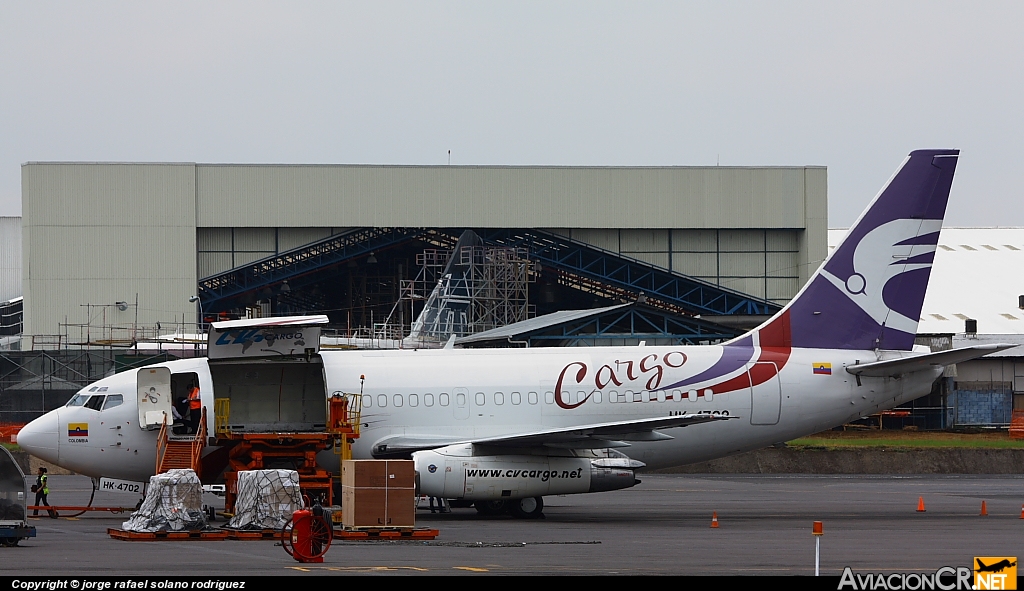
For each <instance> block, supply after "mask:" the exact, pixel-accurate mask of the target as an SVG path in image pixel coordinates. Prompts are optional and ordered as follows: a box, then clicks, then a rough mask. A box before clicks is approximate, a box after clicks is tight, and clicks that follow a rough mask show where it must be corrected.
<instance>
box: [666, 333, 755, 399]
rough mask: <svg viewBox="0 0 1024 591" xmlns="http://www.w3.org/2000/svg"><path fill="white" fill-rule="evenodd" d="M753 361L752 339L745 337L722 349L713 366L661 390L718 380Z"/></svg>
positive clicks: (751, 337)
mask: <svg viewBox="0 0 1024 591" xmlns="http://www.w3.org/2000/svg"><path fill="white" fill-rule="evenodd" d="M753 359H754V337H753V336H750V335H748V336H746V337H744V338H742V339H740V340H738V341H736V342H734V343H730V344H728V345H725V346H723V347H722V356H721V357H720V358H719V359H718V361H716V362H715V364H714V365H712V366H711V367H709V368H707V369H705V370H704V371H702V372H700V373H699V374H697V375H695V376H691V377H688V378H686V379H685V380H682V381H680V382H676V383H674V384H670V385H668V386H664V387H662V388H661V389H662V390H667V389H669V388H682V387H684V386H689V385H690V384H697V383H700V382H704V381H708V380H714V379H718V378H720V377H722V376H724V375H727V374H729V373H732V372H734V371H736V370H737V369H739V368H741V367H746V365H747V363H749V362H750V361H751V360H753Z"/></svg>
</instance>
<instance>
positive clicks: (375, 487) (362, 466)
mask: <svg viewBox="0 0 1024 591" xmlns="http://www.w3.org/2000/svg"><path fill="white" fill-rule="evenodd" d="M341 484H342V487H341V497H342V499H341V514H342V525H343V526H344V527H346V528H350V529H351V528H371V527H415V526H416V488H415V486H416V473H415V470H414V468H413V463H412V462H411V461H409V460H345V461H344V462H343V463H342V467H341Z"/></svg>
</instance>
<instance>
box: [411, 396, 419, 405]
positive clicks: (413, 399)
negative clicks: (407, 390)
mask: <svg viewBox="0 0 1024 591" xmlns="http://www.w3.org/2000/svg"><path fill="white" fill-rule="evenodd" d="M419 405H420V397H419V396H417V395H416V394H410V395H409V406H419Z"/></svg>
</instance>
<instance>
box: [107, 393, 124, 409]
mask: <svg viewBox="0 0 1024 591" xmlns="http://www.w3.org/2000/svg"><path fill="white" fill-rule="evenodd" d="M122 404H124V396H121V395H120V394H111V395H110V396H107V401H106V402H104V403H103V410H107V409H108V408H114V407H115V406H121V405H122Z"/></svg>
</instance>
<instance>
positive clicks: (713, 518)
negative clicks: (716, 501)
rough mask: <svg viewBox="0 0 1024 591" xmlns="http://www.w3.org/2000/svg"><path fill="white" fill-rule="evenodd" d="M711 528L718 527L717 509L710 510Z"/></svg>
mask: <svg viewBox="0 0 1024 591" xmlns="http://www.w3.org/2000/svg"><path fill="white" fill-rule="evenodd" d="M711 528H712V529H718V511H712V512H711Z"/></svg>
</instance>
